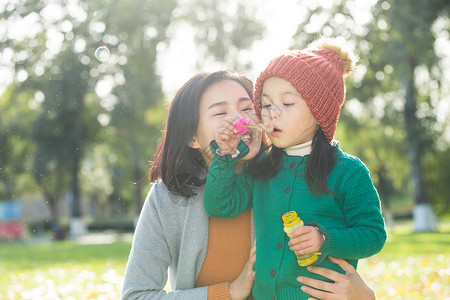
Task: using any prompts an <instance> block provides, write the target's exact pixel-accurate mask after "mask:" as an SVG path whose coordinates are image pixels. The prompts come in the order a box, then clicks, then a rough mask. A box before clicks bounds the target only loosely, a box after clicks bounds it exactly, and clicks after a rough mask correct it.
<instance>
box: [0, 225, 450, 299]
mask: <svg viewBox="0 0 450 300" xmlns="http://www.w3.org/2000/svg"><path fill="white" fill-rule="evenodd" d="M439 229H440V233H420V234H413V233H412V232H411V224H406V225H400V226H397V227H396V229H395V231H393V232H390V233H389V238H388V242H387V243H386V245H385V247H384V249H383V250H382V251H381V253H379V254H378V255H375V256H373V257H370V258H368V259H363V260H361V261H360V264H359V267H358V270H359V272H360V274H361V275H362V277H363V278H364V280H365V281H366V282H367V283H368V284H369V286H370V287H372V288H373V289H374V290H375V291H376V294H377V299H408V300H409V299H449V300H450V262H449V257H450V223H446V224H444V225H443V226H441V227H440V228H439ZM130 247H131V244H130V243H129V242H115V243H111V244H103V245H80V244H78V243H75V242H70V241H64V242H54V243H40V244H33V243H21V242H16V243H0V274H1V276H0V300H12V299H33V300H34V299H46V300H47V299H48V300H52V299H69V300H71V299H74V300H75V299H77V300H78V299H81V300H83V299H119V298H120V292H121V287H122V281H123V274H124V271H125V266H126V261H127V258H128V254H129V251H130Z"/></svg>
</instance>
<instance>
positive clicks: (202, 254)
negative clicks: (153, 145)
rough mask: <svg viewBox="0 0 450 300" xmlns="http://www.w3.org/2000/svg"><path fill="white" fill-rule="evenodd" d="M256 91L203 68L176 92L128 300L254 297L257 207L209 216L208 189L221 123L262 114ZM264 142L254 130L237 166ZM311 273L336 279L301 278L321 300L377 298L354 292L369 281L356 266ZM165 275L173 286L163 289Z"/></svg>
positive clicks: (129, 275) (130, 269)
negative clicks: (254, 210)
mask: <svg viewBox="0 0 450 300" xmlns="http://www.w3.org/2000/svg"><path fill="white" fill-rule="evenodd" d="M252 95H253V86H252V82H251V81H250V80H249V79H247V78H245V77H244V76H241V75H238V74H235V73H232V72H229V71H219V72H214V73H209V74H208V73H201V74H198V75H196V76H194V77H192V78H191V79H190V80H189V81H188V82H187V83H186V84H185V85H184V86H183V87H182V88H181V89H180V90H179V91H178V92H177V94H176V95H175V98H174V99H173V101H172V103H171V106H170V110H169V114H168V117H167V124H166V129H165V131H164V133H163V136H162V141H161V143H160V145H159V147H158V149H157V151H156V154H155V157H154V161H153V163H152V168H151V171H150V179H151V181H152V182H155V183H154V184H153V186H152V187H151V189H150V192H149V194H148V196H147V199H146V200H145V204H144V206H143V208H142V212H141V215H140V218H139V221H138V224H137V227H136V231H135V235H134V240H133V246H132V249H131V253H130V257H129V260H128V264H127V268H126V272H125V278H124V284H123V290H122V299H144V298H145V299H166V298H167V299H245V298H247V297H248V296H249V295H250V293H251V288H252V286H253V281H254V271H253V264H254V261H255V248H254V247H253V248H252V247H251V241H252V240H253V236H254V230H253V221H252V215H251V212H250V211H248V210H247V211H244V212H243V213H241V214H240V215H239V216H237V217H235V218H232V219H228V220H223V219H215V218H210V217H208V215H207V214H206V212H205V210H204V206H203V187H204V183H205V180H206V173H207V170H208V167H209V165H210V163H211V160H212V155H211V151H210V150H209V143H210V141H212V140H213V139H214V131H215V128H216V127H217V124H218V123H219V122H221V121H222V120H223V119H224V118H226V117H230V116H232V117H245V118H247V119H250V120H257V118H256V116H255V113H254V108H253V100H252ZM251 122H252V121H251ZM254 123H256V122H254ZM262 142H263V141H262V135H261V133H260V132H258V131H256V130H255V131H254V130H252V129H249V131H248V134H247V135H246V136H245V143H246V144H247V145H248V147H249V149H250V152H249V153H248V154H247V155H246V156H245V157H244V158H242V159H241V161H240V163H239V164H238V168H237V172H239V171H241V170H242V168H243V167H244V166H245V163H246V161H248V160H249V159H252V158H254V157H255V155H256V154H257V153H258V151H259V149H260V147H261V144H262ZM158 179H161V180H158ZM341 263H343V264H344V265H345V262H341ZM312 272H324V273H325V277H328V276H333V278H330V279H333V280H337V281H336V282H335V283H332V284H331V283H325V282H322V281H317V280H311V279H309V278H299V279H298V280H304V281H303V282H304V283H305V284H307V285H309V286H311V287H312V288H311V289H310V290H309V294H311V295H313V296H315V297H316V298H318V299H321V298H320V297H319V296H320V295H319V294H317V293H326V295H325V294H323V295H325V297H328V298H323V299H333V298H330V297H337V298H334V299H373V297H372V298H364V297H362V295H366V294H359V295H358V297H357V298H349V297H348V296H351V293H350V292H348V289H350V290H351V291H354V290H361V289H360V288H361V287H365V285H364V283H363V282H362V280H360V281H358V280H355V278H359V277H357V276H358V275H357V273H356V272H354V274H356V277H355V276H353V277H350V276H347V275H343V274H339V275H341V276H342V277H337V276H336V275H335V274H333V273H331V272H327V270H321V269H319V270H317V269H316V270H312ZM330 274H331V275H330ZM167 279H169V280H168V281H169V288H170V290H171V292H167V291H165V290H164V288H165V286H166V283H167ZM325 284H326V285H325ZM313 288H319V289H321V290H323V291H325V292H323V291H317V290H315V289H313ZM369 291H370V289H369ZM305 292H307V293H308V291H305Z"/></svg>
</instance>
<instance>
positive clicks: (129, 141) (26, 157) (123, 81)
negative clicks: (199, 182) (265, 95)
mask: <svg viewBox="0 0 450 300" xmlns="http://www.w3.org/2000/svg"><path fill="white" fill-rule="evenodd" d="M216 4H217V5H211V3H210V2H208V1H206V2H205V1H197V0H193V1H191V2H189V3H183V4H181V3H179V2H178V1H175V0H156V1H144V0H138V1H131V0H125V1H111V0H107V1H106V2H105V1H99V0H93V1H85V0H83V1H78V2H77V3H73V4H70V5H66V4H64V3H62V2H55V3H52V4H48V3H46V2H43V1H36V0H24V1H13V2H11V3H7V4H0V27H1V28H6V29H7V32H8V29H9V28H12V27H14V28H23V27H24V26H29V27H30V30H29V31H26V32H22V33H20V32H19V33H17V34H16V35H17V36H15V35H3V36H1V37H0V41H1V43H0V55H5V57H11V59H10V60H9V61H7V60H6V59H5V66H4V67H5V68H8V69H9V70H10V71H11V78H12V79H11V80H10V82H8V84H9V86H8V89H7V91H6V92H5V93H3V95H2V99H1V102H0V108H1V111H2V115H1V116H0V163H1V166H0V199H3V198H7V199H9V198H11V197H13V196H14V195H19V194H21V193H22V192H25V191H27V190H29V191H30V192H35V193H42V195H43V196H44V197H45V198H46V200H47V202H48V203H49V204H50V205H51V209H52V218H58V216H57V212H58V210H57V204H58V202H59V201H61V199H63V196H64V195H65V194H67V193H71V194H72V195H73V198H74V201H73V203H74V207H73V211H72V212H73V213H74V215H75V216H77V215H80V214H81V208H82V205H81V202H82V200H83V201H84V199H86V200H88V201H89V202H90V203H91V204H92V205H91V207H93V210H94V211H96V212H98V213H100V214H102V215H104V214H108V213H110V214H126V213H127V210H128V209H129V208H130V207H132V206H134V207H136V210H137V212H139V211H140V206H141V203H142V201H143V199H144V193H145V192H147V190H148V181H147V178H146V177H147V172H148V169H149V161H150V160H151V157H152V155H153V153H154V151H155V148H156V144H157V142H158V140H159V138H160V132H161V129H162V128H163V126H164V120H165V115H166V100H167V99H165V95H164V93H163V91H162V88H161V80H160V75H159V73H158V70H157V58H158V53H160V52H161V51H164V49H165V48H167V46H168V45H169V44H170V41H171V35H170V34H171V33H170V30H171V29H172V28H175V27H176V25H177V24H180V23H183V24H184V25H186V24H187V25H189V26H190V27H191V28H193V29H194V31H195V32H196V39H197V42H198V47H199V49H200V48H201V49H203V50H201V51H203V53H204V56H205V58H206V59H205V60H202V61H203V62H204V63H206V64H208V63H214V62H216V61H220V62H226V63H230V67H231V68H232V67H233V66H234V64H235V63H236V67H239V66H243V67H242V68H246V67H248V65H247V64H243V63H242V62H238V61H236V57H237V56H238V55H237V54H238V53H239V52H240V51H241V50H242V48H246V47H249V46H250V45H251V44H252V43H253V41H254V40H255V39H257V38H259V37H261V36H262V32H263V26H262V25H261V24H260V23H258V22H256V21H255V20H254V18H253V12H254V10H253V9H252V8H251V6H250V5H243V4H240V3H238V2H235V3H234V4H233V9H232V10H230V6H228V5H227V4H224V3H219V2H217V3H216ZM216 6H217V7H216ZM199 8H201V9H199ZM124 12H126V13H124ZM27 22H28V23H27ZM24 24H25V25H24ZM206 24H207V26H206ZM19 31H20V30H19ZM11 32H12V31H11ZM212 32H216V33H219V34H220V35H219V36H217V38H212ZM206 36H208V38H206ZM99 46H106V47H107V48H108V49H109V50H110V55H109V57H107V58H106V60H103V61H100V60H99V59H97V58H96V57H95V55H94V53H95V49H97V48H98V47H99ZM238 65H239V66H238ZM17 112H19V113H17ZM80 174H81V175H82V178H81V179H80V178H79V176H80ZM29 183H31V184H29ZM36 185H37V186H38V187H36ZM84 206H85V207H86V205H84Z"/></svg>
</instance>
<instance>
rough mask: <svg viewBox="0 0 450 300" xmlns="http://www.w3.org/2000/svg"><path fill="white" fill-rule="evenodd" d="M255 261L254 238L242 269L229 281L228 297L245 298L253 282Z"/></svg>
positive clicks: (233, 299)
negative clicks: (248, 256)
mask: <svg viewBox="0 0 450 300" xmlns="http://www.w3.org/2000/svg"><path fill="white" fill-rule="evenodd" d="M255 261H256V240H255V241H254V242H253V245H252V249H250V258H249V259H248V262H247V263H246V264H245V266H244V269H243V270H242V272H241V274H239V276H238V278H236V279H235V280H234V281H233V282H232V283H230V298H231V300H235V299H246V298H247V297H248V296H249V295H250V293H251V292H252V288H253V283H254V282H255V271H253V265H254V264H255Z"/></svg>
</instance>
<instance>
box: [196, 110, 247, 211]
mask: <svg viewBox="0 0 450 300" xmlns="http://www.w3.org/2000/svg"><path fill="white" fill-rule="evenodd" d="M215 138H216V140H214V141H212V142H211V145H210V147H211V151H212V153H213V155H214V158H213V161H212V163H211V166H210V167H209V170H208V177H207V179H206V185H205V192H204V205H205V210H206V212H207V213H208V214H209V215H210V216H212V217H217V218H233V217H235V216H237V215H239V214H240V213H241V212H243V211H244V210H246V209H248V208H250V207H251V206H252V185H253V184H252V180H251V178H250V176H246V175H240V174H235V171H236V162H237V160H238V159H239V158H241V157H243V156H245V155H246V154H247V153H248V151H249V149H248V147H247V145H245V144H244V143H243V142H242V141H240V135H239V134H238V132H237V130H236V128H235V127H234V126H233V119H231V118H230V119H226V120H224V122H223V123H222V124H221V125H220V126H219V127H218V128H217V130H216V133H215ZM236 147H237V148H236ZM236 150H237V151H236Z"/></svg>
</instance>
